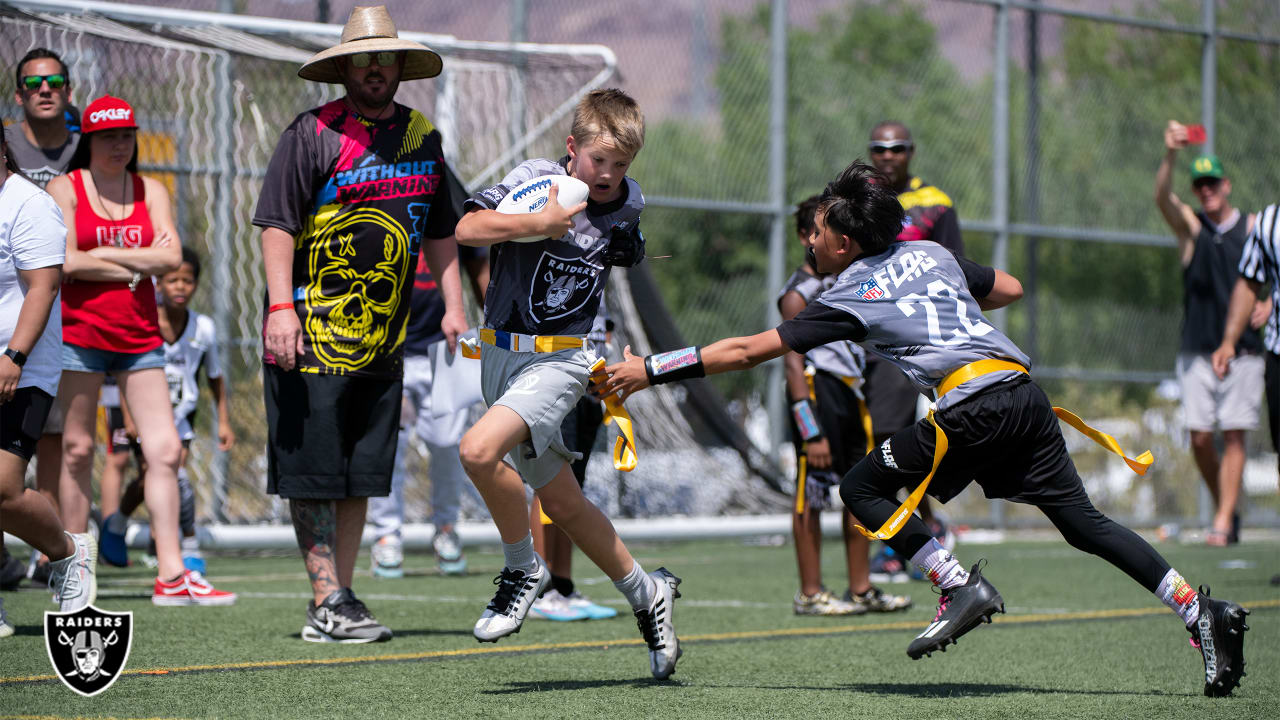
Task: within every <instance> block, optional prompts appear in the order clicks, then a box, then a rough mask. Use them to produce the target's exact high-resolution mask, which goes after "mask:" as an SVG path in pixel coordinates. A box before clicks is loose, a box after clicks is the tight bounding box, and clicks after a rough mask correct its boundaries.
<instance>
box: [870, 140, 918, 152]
mask: <svg viewBox="0 0 1280 720" xmlns="http://www.w3.org/2000/svg"><path fill="white" fill-rule="evenodd" d="M914 149H915V145H913V144H911V143H904V142H902V141H901V140H872V141H871V144H870V145H868V146H867V150H868V151H870V153H871V154H872V155H883V154H885V153H887V152H891V153H893V154H895V155H902V154H903V153H909V152H911V151H912V150H914Z"/></svg>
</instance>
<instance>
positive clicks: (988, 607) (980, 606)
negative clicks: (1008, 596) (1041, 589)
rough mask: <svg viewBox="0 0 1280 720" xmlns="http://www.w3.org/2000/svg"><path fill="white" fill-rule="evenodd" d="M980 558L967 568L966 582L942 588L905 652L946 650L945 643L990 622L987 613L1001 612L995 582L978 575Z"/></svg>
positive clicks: (916, 655) (913, 656) (914, 657)
mask: <svg viewBox="0 0 1280 720" xmlns="http://www.w3.org/2000/svg"><path fill="white" fill-rule="evenodd" d="M981 567H982V562H978V563H977V564H975V565H974V566H973V569H972V570H970V571H969V582H967V583H965V584H964V585H960V586H958V587H953V588H951V589H949V590H943V591H942V597H940V598H938V614H937V615H935V616H934V617H933V622H931V623H929V627H927V628H925V629H924V632H922V633H920V634H919V635H917V636H916V639H915V640H912V641H911V645H909V646H908V647H907V655H908V656H910V658H911V659H912V660H919V659H920V656H921V655H932V654H933V651H934V650H941V651H943V652H946V650H947V645H954V644H955V642H956V639H957V638H959V637H960V636H961V635H963V634H965V633H967V632H969V631H970V630H972V629H974V628H976V627H978V625H979V624H980V623H984V622H986V623H989V622H991V616H992V615H994V614H996V613H998V612H999V613H1002V612H1004V598H1002V597H1000V593H999V592H998V591H997V590H996V588H995V586H994V585H992V584H991V583H989V582H987V579H986V578H984V577H982V570H981Z"/></svg>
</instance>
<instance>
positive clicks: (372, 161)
mask: <svg viewBox="0 0 1280 720" xmlns="http://www.w3.org/2000/svg"><path fill="white" fill-rule="evenodd" d="M444 172H445V161H444V154H443V152H442V150H441V147H440V133H439V132H438V131H437V130H436V129H435V128H434V127H433V126H432V125H431V123H430V122H429V121H428V120H427V119H426V118H425V117H424V116H423V115H422V114H421V113H419V112H417V111H416V110H411V109H409V108H407V107H405V106H403V105H399V104H397V105H395V110H394V112H393V114H392V115H391V117H389V118H386V119H383V120H368V119H365V118H363V117H361V116H360V115H357V114H355V113H353V112H351V111H350V110H349V109H348V108H347V105H346V104H345V103H344V102H343V101H342V100H335V101H334V102H331V103H329V104H327V105H322V106H321V107H318V108H314V109H312V110H309V111H307V112H305V113H302V114H301V115H299V116H298V117H297V118H296V119H295V120H294V121H293V123H292V124H291V125H290V126H289V127H288V128H287V129H286V130H285V131H284V134H283V135H282V136H281V138H280V143H279V145H277V146H276V150H275V154H274V155H273V156H272V158H271V163H270V165H269V166H268V167H267V177H266V180H265V181H264V182H263V184H262V195H261V196H260V197H259V199H258V208H257V211H256V212H255V214H254V218H253V224H254V225H257V226H259V227H274V228H279V229H281V230H284V231H285V232H287V233H289V234H290V235H292V236H293V237H294V252H293V301H294V309H295V310H296V311H297V313H298V318H299V320H301V322H302V331H303V338H304V342H305V345H306V347H305V350H306V352H305V354H303V355H302V356H300V357H299V358H298V368H299V369H300V370H302V371H304V372H314V373H322V374H353V375H364V376H371V377H399V376H400V375H401V373H402V372H403V354H404V353H403V347H402V346H403V342H404V333H405V321H406V318H407V317H408V314H409V298H410V293H411V292H412V290H413V273H414V268H416V267H417V265H418V251H419V245H420V243H421V241H422V240H423V239H424V238H425V239H428V240H431V239H437V238H445V237H449V236H451V235H453V229H454V226H455V225H457V221H458V216H457V212H456V211H455V210H454V208H453V203H451V202H450V200H449V190H448V184H447V183H445V182H443V181H442V178H443V177H444ZM265 360H266V362H268V363H271V362H274V361H273V359H272V358H271V357H270V355H268V356H267V357H266V358H265Z"/></svg>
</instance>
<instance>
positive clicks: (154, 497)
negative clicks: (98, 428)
mask: <svg viewBox="0 0 1280 720" xmlns="http://www.w3.org/2000/svg"><path fill="white" fill-rule="evenodd" d="M81 118H82V124H81V135H82V137H81V140H80V144H79V146H78V147H77V148H76V152H75V155H74V156H73V157H72V159H71V165H70V168H71V169H70V170H69V171H68V173H67V174H66V175H62V176H59V177H56V178H54V179H53V180H50V181H49V185H48V187H47V191H48V193H49V194H50V195H52V196H53V199H54V200H56V201H57V203H58V206H59V207H60V208H61V209H62V215H63V218H64V220H65V222H66V225H67V260H66V263H65V265H64V266H63V272H64V276H65V278H66V281H65V284H64V285H63V287H62V316H63V324H62V328H63V332H62V340H63V345H62V348H63V352H62V382H61V384H60V386H59V388H58V402H59V403H60V404H61V405H62V407H63V408H64V410H65V412H66V423H65V426H64V429H63V434H62V477H61V480H60V482H59V500H60V502H61V513H62V518H63V522H64V523H65V524H66V525H67V527H68V528H69V529H71V531H72V532H84V531H85V529H86V527H87V526H88V520H89V502H90V498H89V493H90V475H91V473H92V470H93V455H94V451H95V448H94V443H95V433H94V430H95V423H96V421H97V413H98V390H99V388H100V387H101V385H102V381H103V378H104V377H105V376H106V373H111V374H112V375H113V376H115V378H116V381H117V383H118V384H119V385H120V392H121V395H122V400H124V402H125V403H126V404H127V405H128V407H129V411H130V413H131V414H132V416H133V418H134V423H135V425H136V426H137V428H138V440H139V442H140V443H141V444H142V454H143V456H144V457H145V458H146V461H147V469H146V477H145V481H144V486H145V495H146V504H147V510H148V511H149V513H150V515H151V537H152V538H153V539H154V540H155V543H156V558H157V559H158V560H159V568H158V570H159V577H157V578H156V585H155V592H154V594H153V596H152V602H154V603H155V604H157V605H191V604H197V603H200V604H209V601H210V599H212V598H220V599H222V600H223V602H219V603H218V604H227V603H226V602H225V600H226V598H225V596H226V595H228V594H226V593H220V592H219V591H216V590H214V589H213V588H212V587H210V586H209V585H208V583H207V582H205V581H204V580H203V579H202V578H201V577H200V576H199V574H192V573H190V572H188V571H186V570H184V568H183V564H182V554H181V548H180V544H179V542H180V541H179V530H178V475H177V472H178V460H179V456H180V454H181V451H182V444H181V442H180V441H179V439H178V432H177V429H176V428H175V426H174V421H173V408H172V406H171V405H170V403H169V386H168V382H167V381H166V380H165V374H164V350H163V347H162V346H163V342H164V341H163V339H162V338H161V336H160V330H159V324H158V318H157V313H156V300H155V289H154V287H153V285H152V282H151V276H153V275H161V274H164V273H166V272H169V271H171V270H174V269H177V267H178V266H179V265H180V264H181V263H182V245H181V242H180V241H179V239H178V231H177V228H176V227H175V226H174V222H173V212H172V207H171V204H170V202H169V193H168V191H167V190H166V189H165V186H164V185H163V184H161V183H160V182H159V181H157V180H155V179H154V178H150V177H143V176H142V175H139V174H138V173H137V168H138V143H137V128H138V125H137V123H136V122H135V120H134V113H133V108H132V107H130V106H129V104H128V103H126V102H125V101H124V100H121V99H119V98H114V97H111V96H109V95H104V96H102V97H100V98H98V99H97V100H94V101H93V102H92V103H90V104H89V106H88V107H86V108H85V109H84V112H83V114H82V115H81ZM230 599H231V600H234V595H231V596H230Z"/></svg>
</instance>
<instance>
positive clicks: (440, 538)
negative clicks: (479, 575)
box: [431, 530, 467, 575]
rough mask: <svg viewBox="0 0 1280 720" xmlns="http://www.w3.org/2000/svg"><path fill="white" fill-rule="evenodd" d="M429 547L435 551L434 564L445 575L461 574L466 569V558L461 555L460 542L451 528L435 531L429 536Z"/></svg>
mask: <svg viewBox="0 0 1280 720" xmlns="http://www.w3.org/2000/svg"><path fill="white" fill-rule="evenodd" d="M431 549H432V550H435V553H436V564H437V565H439V566H440V572H442V573H444V574H445V575H462V574H464V573H465V572H466V571H467V558H466V557H464V556H463V555H462V543H461V542H460V541H459V540H458V533H457V532H455V531H453V530H448V531H436V534H435V537H433V538H431Z"/></svg>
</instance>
